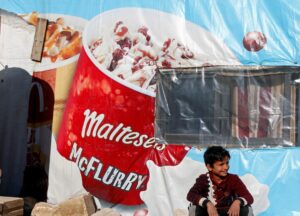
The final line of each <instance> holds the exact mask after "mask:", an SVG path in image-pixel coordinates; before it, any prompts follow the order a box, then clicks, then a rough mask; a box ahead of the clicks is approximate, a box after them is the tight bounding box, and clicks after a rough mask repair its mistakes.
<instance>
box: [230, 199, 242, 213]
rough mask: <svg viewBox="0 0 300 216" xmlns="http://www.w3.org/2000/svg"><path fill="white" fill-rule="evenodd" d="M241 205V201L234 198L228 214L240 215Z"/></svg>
mask: <svg viewBox="0 0 300 216" xmlns="http://www.w3.org/2000/svg"><path fill="white" fill-rule="evenodd" d="M240 206H241V201H239V200H234V201H233V203H232V204H231V206H230V208H229V210H228V212H227V213H228V216H239V215H240Z"/></svg>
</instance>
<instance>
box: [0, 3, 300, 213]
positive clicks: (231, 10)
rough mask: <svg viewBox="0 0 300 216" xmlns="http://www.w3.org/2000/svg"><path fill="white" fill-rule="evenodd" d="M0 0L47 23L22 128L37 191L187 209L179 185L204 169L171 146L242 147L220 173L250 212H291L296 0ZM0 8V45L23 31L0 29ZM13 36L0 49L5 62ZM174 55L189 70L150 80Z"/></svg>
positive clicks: (120, 206) (196, 155) (146, 209)
mask: <svg viewBox="0 0 300 216" xmlns="http://www.w3.org/2000/svg"><path fill="white" fill-rule="evenodd" d="M0 7H1V9H3V10H6V11H9V12H12V13H14V14H15V15H20V17H21V18H22V19H25V20H26V21H27V22H29V23H31V24H33V25H34V24H36V21H37V18H38V17H44V18H47V19H48V20H49V21H50V22H49V24H50V25H52V27H49V28H48V30H49V31H48V34H49V35H51V34H53V32H55V34H54V36H53V37H47V39H50V40H49V41H48V43H46V46H45V50H44V51H45V52H44V58H43V59H42V62H41V63H33V65H34V67H33V69H32V76H33V79H32V81H33V85H32V88H33V89H31V90H30V91H31V92H30V97H31V98H30V101H29V111H30V116H29V118H28V120H27V129H28V139H27V140H26V141H25V140H24V139H22V141H24V143H25V142H26V144H27V146H26V147H27V162H28V163H31V162H32V161H39V162H40V163H42V164H43V165H45V166H46V167H47V164H48V163H49V170H48V171H49V172H48V173H49V189H48V202H51V203H58V202H60V201H62V200H64V199H67V198H69V197H71V196H74V195H77V194H79V193H82V192H86V191H87V192H89V193H91V194H92V195H93V196H94V197H95V198H96V199H97V200H98V201H99V202H98V203H100V205H101V207H111V208H113V209H114V210H116V211H119V212H120V213H121V214H122V215H123V216H133V215H134V216H136V215H137V214H138V213H141V212H142V213H143V214H144V215H147V214H148V215H149V216H150V215H152V216H169V215H174V214H175V213H179V212H184V213H187V206H188V204H189V203H188V202H187V200H186V198H185V197H186V193H187V191H188V189H189V187H190V186H191V185H192V183H193V182H194V180H195V178H196V177H197V176H198V175H199V174H200V173H203V172H206V168H205V166H204V164H203V161H202V156H203V154H202V153H203V151H202V149H201V150H199V149H198V148H196V147H190V146H189V145H181V144H199V145H198V147H200V148H201V147H205V146H207V145H210V144H215V143H218V144H222V145H225V146H226V147H251V148H252V147H255V148H253V149H248V148H242V149H240V148H235V149H230V151H231V154H232V159H231V162H230V163H231V170H230V171H231V172H232V173H236V174H238V175H240V176H241V177H242V179H243V180H244V182H245V184H246V185H247V187H248V188H249V189H250V191H251V193H252V194H253V195H254V197H255V202H254V204H253V210H254V212H255V214H256V215H263V216H264V215H272V216H273V215H280V216H281V215H284V216H286V215H299V214H300V213H299V212H300V209H299V205H298V204H299V197H298V194H299V193H300V190H299V186H298V185H299V183H298V182H299V178H300V177H299V167H300V163H299V149H298V148H297V147H294V146H298V143H299V142H298V137H297V133H298V119H299V118H298V111H297V109H298V103H299V101H298V86H297V85H298V84H297V82H298V81H297V79H298V69H297V68H298V67H299V62H300V61H299V60H300V55H299V50H300V47H299V44H300V43H299V37H298V35H299V34H300V32H299V31H300V30H299V29H300V27H299V20H300V13H299V11H300V4H298V2H297V1H294V0H276V1H272V2H270V1H268V0H241V1H236V0H224V1H219V0H201V1H196V0H187V1H182V0H174V1H159V2H158V1H157V0H131V1H120V0H110V1H99V0H90V1H88V2H87V1H86V0H77V1H72V0H51V1H50V0H49V1H38V0H1V3H0ZM3 20H4V19H3V17H1V34H0V35H1V41H0V45H1V51H2V50H3V49H2V48H3V47H5V45H15V44H16V43H15V40H13V39H14V38H17V39H22V38H24V37H23V36H24V35H23V34H22V33H21V32H18V33H16V34H13V35H10V34H8V31H7V30H5V31H4V28H3V26H4V25H3V22H2V21H3ZM11 25H12V26H14V25H13V24H11ZM11 25H6V26H5V27H8V28H10V26H11ZM57 26H59V28H57V29H56V27H57ZM20 28H22V26H20ZM54 29H56V31H52V30H54ZM2 36H4V37H2ZM13 36H14V37H13ZM71 38H72V39H71ZM52 39H53V40H54V39H59V40H57V41H56V42H55V43H52V42H53V40H52ZM21 42H22V43H24V44H26V45H28V44H29V43H28V41H25V42H23V41H21ZM21 42H20V43H21ZM68 45H70V46H68ZM71 45H72V46H71ZM73 45H74V46H73ZM20 47H22V48H24V46H18V49H14V50H11V51H10V52H1V53H0V54H1V59H0V60H1V61H3V60H5V61H6V62H8V63H9V64H8V67H9V68H11V67H12V65H13V64H12V63H11V62H16V61H18V56H16V54H17V53H19V52H17V51H21V49H20ZM59 48H65V49H59ZM16 50H17V51H16ZM24 51H28V52H30V50H29V48H28V49H26V50H24ZM70 53H72V54H73V55H69V54H70ZM2 63H3V62H2ZM10 64H11V65H10ZM5 65H6V64H5ZM250 65H251V66H253V67H252V68H248V66H250ZM21 66H22V65H21ZM24 66H25V65H24ZM208 66H210V67H208ZM217 66H218V67H217ZM224 66H227V67H224ZM233 66H236V67H233ZM246 66H247V68H245V67H246ZM265 66H271V67H270V68H267V67H266V68H265ZM282 66H286V67H282ZM174 67H176V68H178V67H193V68H198V73H195V70H190V69H189V70H186V71H185V74H186V73H188V74H189V75H188V76H187V77H186V75H184V76H182V75H180V73H181V72H180V70H175V71H173V70H165V75H166V76H165V78H160V79H158V80H159V82H161V83H162V84H163V85H162V86H161V87H159V89H157V88H156V81H157V78H158V77H157V72H158V68H164V69H170V68H174ZM277 67H279V68H277ZM203 68H204V71H203ZM187 71H190V72H187ZM162 75H164V73H162ZM168 76H169V77H168ZM172 77H173V78H175V79H174V80H172V79H171V78H172ZM186 78H188V79H186ZM176 79H177V81H176ZM179 81H180V82H181V85H179V88H178V87H176V86H178V82H179ZM163 82H169V83H167V84H166V85H164V83H163ZM0 85H2V84H1V83H0ZM2 86H3V85H2ZM13 87H14V88H15V89H16V91H17V90H18V89H19V88H20V86H19V85H13ZM165 87H172V88H173V91H169V92H168V91H167V89H166V88H165ZM179 89H183V91H179ZM161 90H163V92H164V94H165V98H164V97H163V94H161ZM177 90H178V91H177ZM176 91H177V92H176ZM175 92H176V94H175ZM156 93H158V94H159V95H158V101H159V102H160V103H157V104H160V106H157V107H158V109H157V110H155V100H156V99H155V97H156ZM187 93H188V94H187ZM169 97H174V100H173V99H172V100H171V101H170V98H169ZM199 98H200V99H201V100H199ZM2 99H3V98H2ZM31 102H32V103H31ZM203 103H205V105H203ZM167 105H168V107H167ZM196 105H197V106H198V107H199V109H196V108H195V107H194V106H196ZM25 109H26V110H27V109H28V107H27V105H25V103H24V110H25ZM176 109H179V110H176ZM156 111H157V112H158V115H157V116H156V117H157V120H159V121H156V122H155V112H156ZM196 114H197V115H196ZM217 114H218V115H217ZM177 115H183V117H184V118H185V119H186V118H187V117H190V116H192V117H193V118H194V119H196V121H192V123H191V122H184V119H182V120H179V119H178V118H177V117H176V116H177ZM4 117H5V115H4ZM169 117H170V118H169ZM173 117H176V118H173ZM215 117H218V118H215ZM220 117H221V118H223V119H220ZM208 119H209V120H208ZM155 123H156V126H159V127H157V128H158V130H157V131H156V132H157V134H158V135H159V136H161V142H159V143H158V142H156V138H155V135H156V134H155ZM190 123H191V124H190ZM5 126H6V125H5ZM24 127H25V125H24ZM6 128H8V127H6ZM24 129H25V130H24V131H26V127H25V128H24ZM10 130H11V131H10V133H11V134H13V132H14V131H12V130H13V129H10ZM3 131H5V130H3ZM5 134H8V133H5ZM199 134H200V135H201V136H199ZM216 134H217V136H216ZM169 135H170V136H169ZM178 135H180V136H178ZM204 135H205V136H204ZM179 138H180V139H179ZM170 142H172V143H176V144H178V143H180V144H178V145H171V144H168V143H170ZM50 143H51V144H50ZM1 145H3V144H1ZM275 146H277V148H270V149H269V148H268V149H261V148H260V147H275ZM279 146H280V148H279ZM281 146H282V147H281ZM10 147H11V146H10ZM23 147H24V146H23ZM256 147H259V149H257V148H256ZM286 147H290V148H286ZM18 149H20V148H18ZM49 151H50V153H49ZM1 153H2V152H1ZM11 154H13V153H11ZM14 154H15V157H16V158H18V157H21V156H22V157H23V155H24V152H22V153H18V155H17V152H15V153H14ZM24 163H25V162H24ZM22 165H23V166H25V164H22ZM1 166H2V164H1ZM19 171H20V170H18V172H19ZM18 174H19V175H18V178H19V177H20V176H21V175H20V173H18ZM7 178H8V176H7V174H5V173H3V176H2V181H3V182H8V180H7ZM18 181H19V182H20V181H21V180H20V178H19V179H18Z"/></svg>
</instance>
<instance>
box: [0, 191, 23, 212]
mask: <svg viewBox="0 0 300 216" xmlns="http://www.w3.org/2000/svg"><path fill="white" fill-rule="evenodd" d="M23 205H24V201H23V199H22V198H19V197H4V196H0V216H22V215H23Z"/></svg>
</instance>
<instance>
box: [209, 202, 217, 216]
mask: <svg viewBox="0 0 300 216" xmlns="http://www.w3.org/2000/svg"><path fill="white" fill-rule="evenodd" d="M207 213H208V216H219V214H218V211H217V209H216V207H215V206H214V204H212V203H211V202H208V203H207Z"/></svg>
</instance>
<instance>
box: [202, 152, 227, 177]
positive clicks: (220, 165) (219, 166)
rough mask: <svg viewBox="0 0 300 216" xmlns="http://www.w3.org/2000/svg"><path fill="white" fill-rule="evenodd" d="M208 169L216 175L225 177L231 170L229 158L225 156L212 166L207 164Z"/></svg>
mask: <svg viewBox="0 0 300 216" xmlns="http://www.w3.org/2000/svg"><path fill="white" fill-rule="evenodd" d="M207 169H208V171H210V172H211V173H212V174H213V175H214V176H215V177H218V178H224V177H225V176H227V174H228V170H229V158H228V157H224V158H223V160H220V161H216V162H214V164H213V165H212V166H211V165H209V164H207Z"/></svg>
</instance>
